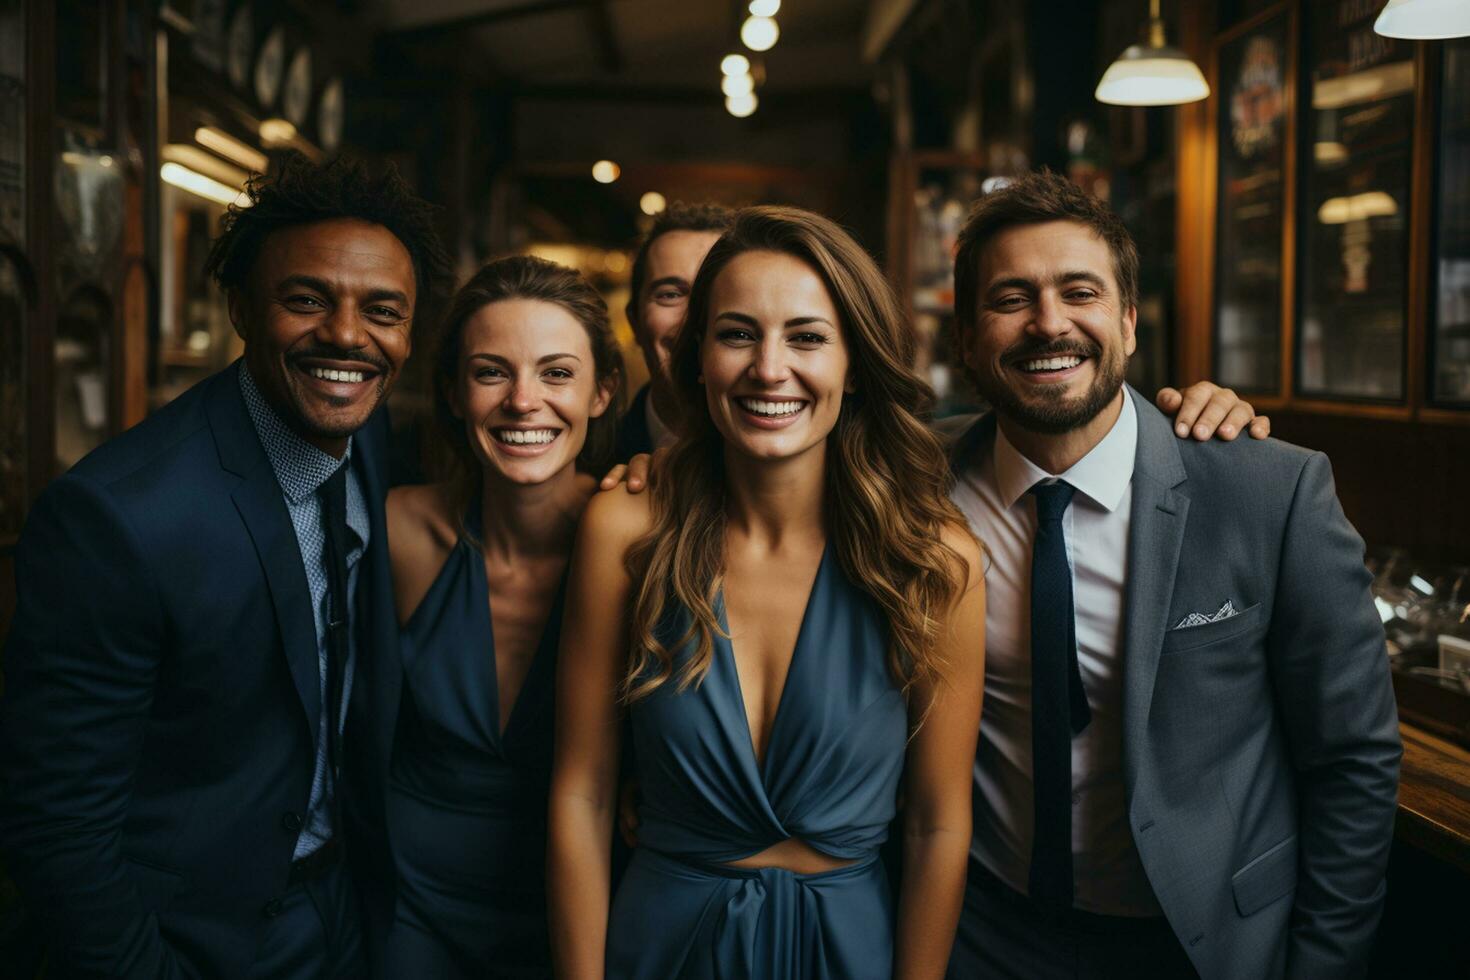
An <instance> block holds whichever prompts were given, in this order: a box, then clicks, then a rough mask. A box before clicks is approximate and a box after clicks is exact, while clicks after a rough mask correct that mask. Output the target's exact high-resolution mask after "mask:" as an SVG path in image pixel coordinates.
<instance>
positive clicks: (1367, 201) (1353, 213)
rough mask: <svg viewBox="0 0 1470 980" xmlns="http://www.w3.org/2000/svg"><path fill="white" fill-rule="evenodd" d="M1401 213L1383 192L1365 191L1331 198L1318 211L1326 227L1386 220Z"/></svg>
mask: <svg viewBox="0 0 1470 980" xmlns="http://www.w3.org/2000/svg"><path fill="white" fill-rule="evenodd" d="M1398 213H1399V206H1398V203H1397V202H1396V201H1394V199H1393V198H1392V197H1391V196H1389V195H1388V194H1385V193H1384V192H1383V191H1364V192H1363V193H1361V194H1353V195H1351V196H1350V197H1330V198H1328V199H1327V200H1325V201H1323V202H1322V206H1321V207H1320V208H1318V209H1317V220H1318V221H1320V222H1322V223H1323V224H1324V225H1344V224H1347V223H1348V222H1349V221H1365V220H1367V219H1368V218H1386V217H1388V216H1389V215H1394V214H1398Z"/></svg>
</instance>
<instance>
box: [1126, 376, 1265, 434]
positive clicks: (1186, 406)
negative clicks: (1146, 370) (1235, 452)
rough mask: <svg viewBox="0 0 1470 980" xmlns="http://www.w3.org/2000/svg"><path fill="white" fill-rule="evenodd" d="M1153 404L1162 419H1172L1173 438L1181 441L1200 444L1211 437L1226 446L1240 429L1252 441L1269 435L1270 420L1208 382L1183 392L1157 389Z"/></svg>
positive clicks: (1231, 393) (1233, 395) (1231, 394)
mask: <svg viewBox="0 0 1470 980" xmlns="http://www.w3.org/2000/svg"><path fill="white" fill-rule="evenodd" d="M1154 403H1155V404H1157V405H1158V406H1159V410H1160V411H1161V412H1163V413H1164V414H1165V415H1172V416H1174V434H1175V435H1177V436H1178V437H1179V438H1181V439H1185V438H1188V437H1189V436H1191V435H1192V436H1193V437H1194V438H1195V439H1197V440H1199V441H1200V442H1204V441H1206V440H1207V439H1210V438H1211V437H1214V438H1216V439H1222V440H1224V441H1225V442H1229V441H1231V440H1232V439H1234V438H1235V437H1236V436H1238V435H1239V434H1240V432H1241V430H1242V429H1247V430H1249V432H1250V434H1251V438H1252V439H1264V438H1266V437H1267V436H1269V435H1270V434H1271V419H1270V418H1269V417H1267V416H1265V415H1257V414H1256V410H1255V408H1253V407H1252V406H1251V403H1250V402H1248V401H1245V400H1244V399H1242V398H1241V397H1240V396H1239V395H1237V394H1236V393H1235V392H1234V391H1232V390H1231V389H1229V388H1222V387H1220V386H1219V385H1217V384H1214V383H1213V382H1210V381H1200V382H1198V383H1196V384H1192V385H1190V386H1189V387H1188V388H1185V389H1184V391H1183V392H1181V391H1179V389H1177V388H1160V389H1159V393H1158V396H1157V397H1156V398H1155V399H1154Z"/></svg>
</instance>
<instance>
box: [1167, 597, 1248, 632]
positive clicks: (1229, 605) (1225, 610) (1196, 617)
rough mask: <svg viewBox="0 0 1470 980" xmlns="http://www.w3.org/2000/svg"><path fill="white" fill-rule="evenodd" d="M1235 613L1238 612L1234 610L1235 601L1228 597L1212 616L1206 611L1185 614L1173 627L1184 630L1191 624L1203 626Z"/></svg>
mask: <svg viewBox="0 0 1470 980" xmlns="http://www.w3.org/2000/svg"><path fill="white" fill-rule="evenodd" d="M1236 615H1239V614H1238V613H1237V612H1236V611H1235V603H1234V602H1232V601H1231V600H1229V599H1226V600H1225V605H1223V606H1221V607H1220V609H1219V611H1218V612H1216V613H1215V614H1214V615H1213V616H1211V615H1209V614H1207V613H1197V612H1195V613H1190V614H1189V615H1188V616H1185V617H1184V618H1183V619H1181V620H1180V621H1179V624H1178V625H1177V626H1175V627H1174V628H1175V629H1176V630H1184V629H1189V628H1190V627H1191V626H1203V625H1205V624H1206V623H1218V622H1219V621H1220V620H1222V619H1229V618H1230V617H1231V616H1236Z"/></svg>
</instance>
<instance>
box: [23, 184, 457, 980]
mask: <svg viewBox="0 0 1470 980" xmlns="http://www.w3.org/2000/svg"><path fill="white" fill-rule="evenodd" d="M250 197H251V201H252V203H251V206H250V207H247V208H234V209H231V212H230V214H229V216H228V217H227V218H226V220H225V223H224V231H223V233H222V235H221V237H220V238H219V240H218V241H217V242H216V243H215V246H214V250H213V252H212V253H211V256H210V270H211V272H212V273H213V275H214V277H215V278H216V280H217V281H218V283H219V284H220V285H221V286H222V287H223V289H224V290H225V292H226V294H227V296H228V298H229V309H230V316H231V319H232V321H233V322H234V325H235V329H236V331H237V332H238V333H239V335H240V336H241V338H242V339H243V340H244V350H245V353H244V357H243V359H242V360H240V361H238V362H236V363H235V364H233V365H231V366H230V367H229V368H227V369H225V370H224V371H222V372H220V373H219V374H217V375H214V376H213V377H211V378H208V379H207V380H205V381H203V382H201V383H200V384H199V385H197V386H195V387H194V388H193V389H191V390H190V391H188V392H187V393H185V394H184V395H182V396H181V397H180V398H178V399H177V400H176V401H174V402H173V403H171V404H170V405H168V406H167V407H166V408H164V409H162V410H161V411H159V412H158V413H156V414H155V415H153V416H151V417H150V418H149V419H148V420H146V421H145V422H143V423H141V424H139V425H138V426H137V427H135V428H134V429H132V430H130V431H129V432H127V433H124V434H123V435H121V436H119V437H118V438H116V439H114V440H112V441H111V442H109V443H107V444H106V445H104V446H102V447H101V448H100V449H98V450H97V451H96V452H94V453H92V454H91V455H89V456H88V457H87V458H86V459H84V460H82V461H81V462H80V463H78V464H77V465H76V466H75V467H74V468H73V469H72V470H71V471H70V472H69V473H67V474H66V475H65V476H63V477H61V478H59V479H58V480H56V481H55V482H54V483H53V484H51V486H50V487H48V488H47V490H46V492H45V493H43V494H42V495H41V497H40V499H39V500H38V501H37V503H36V506H35V508H34V509H33V510H32V512H31V516H30V519H29V521H28V522H27V525H26V528H25V531H24V533H23V534H22V537H21V540H20V544H19V546H18V549H17V554H16V571H17V576H16V578H17V582H18V600H19V601H18V607H17V612H16V617H15V621H14V625H13V627H12V630H11V633H10V637H9V640H8V642H7V644H6V647H5V657H4V667H5V695H4V701H3V706H0V726H3V727H0V744H4V746H5V751H4V752H3V753H0V780H3V784H0V789H3V793H0V796H3V809H0V844H3V847H4V850H5V853H6V856H7V859H8V861H9V866H10V869H11V871H12V872H13V875H14V878H15V880H16V883H17V884H18V885H19V887H20V889H21V892H22V894H23V897H24V899H25V901H26V904H27V906H28V908H29V911H30V913H31V915H32V917H33V918H34V920H35V921H36V922H37V923H38V924H39V926H40V927H41V928H42V930H43V932H44V934H45V937H46V939H47V942H48V946H49V948H50V954H51V972H50V975H51V976H53V977H129V978H132V977H137V978H144V977H147V978H209V980H216V978H241V980H245V978H266V977H271V978H276V977H288V978H297V977H299V978H303V980H304V978H327V977H333V978H335V977H356V976H360V975H362V974H363V973H364V966H363V964H364V962H365V957H364V952H363V949H362V945H363V942H364V937H363V931H364V930H363V929H362V927H361V925H360V920H361V918H362V917H363V916H364V914H366V915H367V916H368V917H369V918H368V921H373V920H374V919H376V918H377V917H379V916H382V915H384V914H385V912H386V904H387V903H388V902H389V901H390V900H391V899H390V897H389V896H390V894H391V892H390V890H389V889H387V888H385V887H384V883H385V882H388V881H391V863H390V862H391V857H390V855H389V853H388V848H387V846H386V842H385V841H384V839H383V835H382V826H383V821H382V782H383V774H384V772H385V771H386V766H387V762H388V750H389V747H390V746H391V744H392V734H393V722H394V716H395V713H396V706H397V703H398V691H399V686H398V671H399V667H398V661H397V653H396V646H395V643H394V640H395V637H396V627H395V623H394V620H393V603H392V593H391V590H390V587H389V579H388V562H387V547H386V544H387V542H386V541H385V534H384V531H383V509H382V501H383V495H384V492H385V490H386V487H385V466H386V446H385V444H384V443H385V428H386V426H385V420H384V418H383V416H382V413H380V412H378V411H377V410H378V408H379V407H380V406H381V405H382V404H383V400H384V398H385V397H386V395H387V393H388V391H389V389H390V388H391V387H392V384H393V381H394V379H395V377H396V376H397V374H398V372H399V370H400V368H401V367H402V365H403V362H404V359H405V358H406V357H407V356H408V353H409V348H410V344H411V341H410V338H411V331H412V327H413V324H414V321H415V319H416V318H417V316H416V315H417V314H419V313H420V312H421V311H422V310H423V309H424V308H425V306H426V299H427V298H428V296H429V294H430V293H431V292H432V291H433V290H435V289H437V288H438V286H439V285H440V283H441V278H442V274H443V273H442V270H443V269H445V268H446V264H445V260H444V256H443V252H442V250H441V248H440V246H439V244H438V241H437V238H436V236H435V232H434V228H433V222H432V213H431V209H430V208H429V206H428V205H427V204H425V203H424V202H423V201H421V200H419V199H418V198H416V197H415V196H414V195H413V194H412V193H411V192H410V190H409V189H408V187H407V186H406V185H405V184H404V183H403V181H402V180H401V179H399V178H398V177H397V175H396V174H393V173H391V172H390V173H388V174H386V175H374V174H371V173H369V172H368V171H367V170H366V169H364V168H362V167H360V166H357V165H355V164H351V163H346V162H342V161H338V162H334V163H332V164H328V165H326V166H314V165H311V164H309V163H307V162H306V161H305V160H303V159H301V158H292V159H290V160H287V161H286V162H284V164H283V165H282V167H281V168H280V170H279V172H278V173H277V174H275V175H274V176H272V177H270V178H268V179H257V180H256V181H254V182H253V183H252V185H251V187H250ZM364 905H365V907H364ZM367 932H368V936H369V937H371V935H372V934H373V932H374V930H372V929H369V930H367Z"/></svg>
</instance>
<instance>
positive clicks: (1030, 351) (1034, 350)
mask: <svg viewBox="0 0 1470 980" xmlns="http://www.w3.org/2000/svg"><path fill="white" fill-rule="evenodd" d="M1101 355H1102V348H1101V347H1099V346H1098V345H1097V344H1094V343H1090V342H1087V341H1079V340H1066V341H1056V340H1033V339H1027V340H1023V341H1021V342H1020V343H1017V344H1015V345H1013V346H1012V347H1011V348H1010V349H1008V350H1007V351H1006V352H1005V353H1004V354H1002V355H1001V360H1002V362H1003V363H1006V364H1014V363H1016V362H1017V361H1031V360H1035V359H1036V358H1039V357H1068V356H1076V357H1094V358H1095V357H1099V356H1101Z"/></svg>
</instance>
